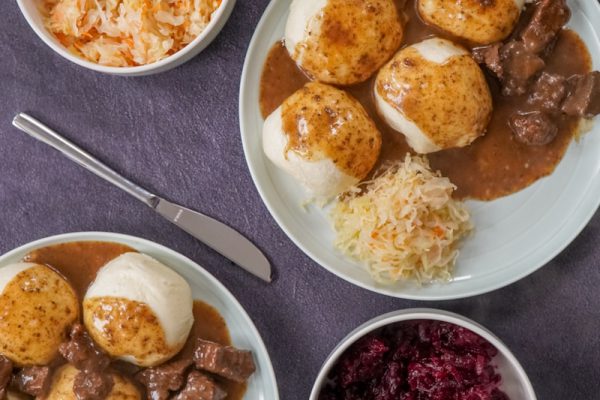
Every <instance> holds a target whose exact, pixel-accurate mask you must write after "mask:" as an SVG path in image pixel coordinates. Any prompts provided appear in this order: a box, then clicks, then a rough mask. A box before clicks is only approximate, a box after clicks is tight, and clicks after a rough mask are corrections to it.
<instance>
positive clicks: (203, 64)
mask: <svg viewBox="0 0 600 400" xmlns="http://www.w3.org/2000/svg"><path fill="white" fill-rule="evenodd" d="M267 3H268V1H267V0H238V4H237V6H236V8H235V10H234V12H233V15H232V17H231V19H230V20H229V23H228V24H227V26H226V27H225V29H224V30H223V32H222V34H221V35H220V36H219V37H218V38H217V39H216V40H215V42H214V43H213V44H212V45H211V46H210V47H209V48H207V49H206V50H205V51H204V52H203V53H201V54H200V55H199V56H198V57H196V58H195V59H194V60H192V61H191V62H189V63H187V64H185V65H184V66H182V67H179V68H177V69H175V70H173V71H170V72H167V73H163V74H160V75H156V76H151V77H143V78H121V77H111V76H105V75H101V74H98V73H94V72H91V71H88V70H85V69H83V68H80V67H77V66H75V65H73V64H71V63H69V62H68V61H66V60H64V59H62V58H61V57H60V56H58V55H57V54H55V53H53V52H52V50H50V49H49V48H48V47H46V45H45V44H43V43H42V41H41V40H40V39H38V38H37V36H36V35H35V34H34V33H33V31H32V30H31V29H30V28H29V26H28V25H27V23H26V22H25V19H24V18H23V17H22V16H21V14H20V12H19V10H18V7H17V4H16V2H15V1H13V0H4V1H2V2H0V253H4V252H6V251H8V250H11V249H12V248H14V247H17V246H19V245H22V244H25V243H27V242H29V241H32V240H35V239H39V238H42V237H45V236H49V235H54V234H59V233H66V232H75V231H87V230H96V231H113V232H119V233H126V234H131V235H136V236H140V237H143V238H147V239H150V240H154V241H156V242H158V243H161V244H164V245H166V246H169V247H171V248H173V249H174V250H176V251H178V252H181V253H182V254H184V255H186V256H188V257H190V258H191V259H193V260H195V261H196V262H198V263H199V264H201V265H203V266H204V267H205V268H206V269H208V270H209V271H210V272H212V273H213V274H214V275H215V276H216V277H217V278H218V279H220V280H221V281H222V282H223V283H224V284H225V285H226V286H227V287H228V288H229V289H230V290H231V291H232V292H233V293H234V295H235V296H236V297H237V298H238V299H239V301H240V302H241V303H242V305H243V306H244V307H245V308H246V310H247V311H248V312H249V314H250V315H251V316H252V318H253V320H254V322H255V323H256V325H257V327H258V329H259V331H260V332H261V333H262V335H263V338H264V340H265V343H266V345H267V347H268V349H269V352H270V354H271V357H272V360H273V365H274V367H275V371H276V374H277V378H278V381H279V388H280V393H281V398H282V399H284V400H305V399H307V398H308V395H309V393H310V390H311V387H312V383H313V380H314V378H315V376H316V374H317V372H318V370H319V368H320V366H321V363H322V362H323V361H324V360H325V358H326V357H327V355H328V354H329V352H330V351H331V350H332V349H333V348H334V346H335V345H336V344H337V343H338V341H339V340H341V339H342V338H343V337H344V336H345V335H346V334H347V333H348V332H350V331H351V330H353V329H354V328H355V327H356V326H358V325H359V324H361V323H363V322H364V321H366V320H368V319H370V318H373V317H375V316H377V315H380V314H382V313H385V312H389V311H393V310H397V309H404V308H409V307H415V306H417V307H422V306H427V307H437V308H441V309H445V310H450V311H454V312H458V313H461V314H463V315H465V316H467V317H470V318H472V319H474V320H476V321H478V322H479V323H481V324H483V325H484V326H486V327H488V328H489V329H491V330H492V331H493V332H494V333H496V334H497V335H498V336H499V337H500V338H501V339H502V340H503V341H505V342H506V344H507V345H508V346H509V347H510V348H511V349H512V351H513V352H514V354H515V355H516V356H517V358H518V359H519V360H520V361H521V363H522V364H523V366H524V368H525V370H526V371H527V373H528V374H529V377H530V378H531V380H532V382H533V385H534V387H535V390H536V392H537V394H538V398H539V399H541V400H565V399H570V400H576V399H582V400H591V399H598V398H600V394H599V393H600V294H599V290H598V288H599V287H600V270H599V268H598V265H599V262H600V215H596V216H595V217H594V219H593V220H592V221H591V223H590V224H589V225H588V226H587V228H585V230H584V231H583V232H582V234H581V235H580V236H579V237H578V238H577V240H575V242H574V243H573V244H571V245H570V246H569V247H568V248H567V249H566V250H565V251H564V252H563V253H562V254H561V255H560V256H558V257H557V258H556V259H555V260H554V261H552V262H551V263H550V264H549V265H547V266H545V267H544V268H543V269H542V270H540V271H538V272H537V273H535V274H533V275H532V276H530V277H528V278H526V279H524V280H522V281H520V282H518V283H516V284H513V285H512V286H510V287H508V288H505V289H502V290H498V291H496V292H493V293H490V294H487V295H484V296H479V297H476V298H471V299H465V300H460V301H450V302H437V303H419V302H411V301H403V300H397V299H391V298H387V297H383V296H380V295H377V294H373V293H370V292H367V291H365V290H362V289H359V288H357V287H354V286H352V285H350V284H348V283H346V282H344V281H342V280H340V279H338V278H336V277H335V276H334V275H332V274H330V273H329V272H327V271H326V270H324V269H323V268H320V267H319V266H318V265H316V264H315V263H314V262H312V261H311V260H310V259H309V258H308V257H306V256H305V255H304V254H303V253H302V252H301V251H300V250H298V249H297V248H296V247H295V246H294V245H293V244H292V242H291V241H290V240H288V239H287V237H286V236H285V235H284V233H283V232H282V231H281V230H280V229H279V228H278V226H277V225H276V223H275V221H274V220H273V219H272V218H271V216H270V215H269V213H268V212H267V210H266V208H265V207H264V205H263V204H262V202H261V200H260V198H259V195H258V193H257V191H256V189H255V188H254V185H253V183H252V180H251V178H250V175H249V172H248V170H247V167H246V162H245V160H244V155H243V151H242V146H241V141H240V134H239V127H238V90H239V78H240V74H241V70H242V63H243V60H244V56H245V53H246V49H247V47H248V44H249V41H250V38H251V36H252V33H253V31H254V28H255V26H256V24H257V23H258V20H259V18H260V16H261V14H262V12H263V10H264V8H265V7H266V5H267ZM18 111H28V112H30V113H31V114H32V115H34V116H36V117H38V118H40V119H41V120H43V121H45V122H47V123H48V124H49V125H50V126H52V127H54V128H56V129H57V130H59V131H60V132H63V133H64V134H65V135H66V136H67V137H69V138H71V139H72V140H73V141H75V142H76V143H78V144H80V145H81V146H83V147H84V148H85V149H87V150H89V151H90V152H91V153H93V154H95V155H97V156H98V157H99V158H100V159H102V160H105V161H106V162H107V163H108V164H109V165H111V166H113V167H114V168H115V169H117V170H118V171H121V172H124V173H125V175H126V176H128V177H129V178H131V179H132V180H134V181H136V182H138V183H140V184H142V185H145V186H146V187H148V188H149V189H151V190H154V191H156V192H157V193H158V194H162V195H164V196H165V197H167V198H169V199H171V200H174V201H176V202H179V203H181V204H183V205H186V206H188V207H191V208H195V209H197V210H199V211H203V212H205V213H207V214H210V215H212V216H214V217H216V218H218V219H220V220H222V221H224V222H227V223H228V224H230V225H231V226H233V227H235V228H236V229H238V230H239V231H240V232H242V233H244V234H246V235H247V236H248V237H250V238H251V239H252V240H253V241H254V242H255V243H257V244H258V245H259V246H260V247H261V248H262V249H263V250H264V251H265V252H266V254H267V255H268V257H269V258H270V260H271V261H272V264H273V265H274V268H275V270H276V273H277V275H278V279H277V280H276V281H275V282H274V283H273V284H271V285H266V284H263V283H262V282H260V281H259V280H257V279H254V278H252V277H250V276H249V275H247V274H246V273H244V272H242V271H241V270H240V269H238V268H236V267H233V266H231V265H230V263H228V262H227V261H226V260H224V259H223V258H222V257H220V256H219V255H217V254H216V253H214V252H212V251H211V250H209V249H207V248H206V247H205V246H203V245H201V244H200V243H198V242H197V241H195V240H194V239H193V238H191V237H190V236H188V235H187V234H185V233H184V232H182V231H180V230H178V229H177V228H176V227H174V226H172V225H170V224H169V223H167V222H166V221H164V220H163V219H162V218H161V217H159V216H158V215H155V214H154V213H153V212H152V211H151V210H149V209H147V208H145V207H144V206H143V205H142V204H141V203H138V202H137V201H136V200H134V199H132V198H130V197H128V196H127V195H126V194H124V193H122V192H121V191H119V190H118V189H116V188H114V187H111V186H110V185H108V184H107V183H105V182H103V181H102V180H100V179H98V178H96V177H95V176H93V175H91V174H90V173H88V172H86V171H84V170H83V169H81V168H79V167H77V166H76V165H74V164H73V163H72V162H70V161H68V160H67V159H66V158H64V157H61V156H59V155H58V154H57V153H56V152H53V151H51V150H50V149H49V148H47V147H46V146H45V145H42V144H40V143H37V142H35V141H34V140H33V139H31V138H29V137H27V136H25V135H24V134H22V133H20V132H19V131H17V130H16V129H14V128H12V127H11V120H12V117H13V116H14V115H15V114H16V113H17V112H18ZM515 400H519V399H515Z"/></svg>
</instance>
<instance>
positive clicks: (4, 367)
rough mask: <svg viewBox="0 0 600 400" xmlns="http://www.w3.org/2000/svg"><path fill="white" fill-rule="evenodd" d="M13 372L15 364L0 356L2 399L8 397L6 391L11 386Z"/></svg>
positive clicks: (0, 392)
mask: <svg viewBox="0 0 600 400" xmlns="http://www.w3.org/2000/svg"><path fill="white" fill-rule="evenodd" d="M12 372H13V363H12V362H11V361H10V360H9V359H8V358H6V357H4V356H0V399H4V398H5V397H6V389H7V388H8V385H9V384H10V381H11V378H12Z"/></svg>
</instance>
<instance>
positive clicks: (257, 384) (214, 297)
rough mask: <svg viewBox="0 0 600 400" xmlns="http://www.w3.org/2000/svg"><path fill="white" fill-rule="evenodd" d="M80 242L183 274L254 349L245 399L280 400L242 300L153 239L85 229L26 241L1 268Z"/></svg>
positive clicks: (234, 336)
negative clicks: (117, 246)
mask: <svg viewBox="0 0 600 400" xmlns="http://www.w3.org/2000/svg"><path fill="white" fill-rule="evenodd" d="M77 241H105V242H118V243H121V244H124V245H127V246H129V247H132V248H134V249H136V250H138V251H139V252H142V253H145V254H148V255H150V256H152V257H154V258H155V259H157V260H159V261H160V262H162V263H164V264H165V265H167V266H169V267H171V268H172V269H173V270H175V271H176V272H177V273H178V274H180V275H181V276H183V277H184V278H185V279H186V280H187V281H188V283H189V284H190V286H191V287H192V294H193V295H194V299H197V300H202V301H204V302H206V303H208V304H210V305H212V306H213V307H215V308H216V309H217V310H219V312H220V313H221V315H222V316H223V318H224V319H225V321H226V322H227V326H228V327H229V331H230V333H231V340H232V341H233V344H234V345H235V346H236V347H240V348H243V349H249V350H252V352H253V353H254V359H255V361H256V372H255V373H254V375H252V377H251V378H250V380H249V382H248V390H247V392H246V395H245V396H244V398H246V399H249V400H278V399H279V393H278V391H277V382H276V380H275V373H274V372H273V366H272V365H271V360H270V359H269V354H268V353H267V349H266V348H265V345H264V343H263V341H262V339H261V337H260V334H259V333H258V331H257V330H256V327H255V326H254V324H253V323H252V320H251V319H250V317H249V316H248V314H246V311H244V309H243V308H242V306H241V305H240V303H238V301H237V300H236V299H235V297H233V295H232V294H231V293H230V292H229V291H228V290H227V289H226V288H225V286H223V285H222V284H221V283H220V282H219V281H218V280H217V279H216V278H215V277H213V276H212V275H211V274H209V273H208V272H207V271H206V270H205V269H204V268H202V267H200V266H199V265H198V264H196V263H195V262H193V261H192V260H190V259H189V258H187V257H184V256H182V255H181V254H179V253H177V252H175V251H173V250H171V249H168V248H167V247H164V246H161V245H159V244H156V243H154V242H151V241H148V240H145V239H140V238H136V237H133V236H127V235H119V234H116V233H102V232H85V233H68V234H65V235H58V236H51V237H48V238H45V239H41V240H37V241H35V242H32V243H29V244H26V245H24V246H21V247H19V248H18V249H15V250H13V251H10V252H8V253H6V254H4V255H3V256H0V268H2V267H4V266H6V265H8V264H10V263H13V262H16V261H19V260H20V259H22V258H23V257H24V256H25V255H26V254H27V253H29V252H31V251H32V250H34V249H37V248H40V247H44V246H50V245H53V244H58V243H65V242H77Z"/></svg>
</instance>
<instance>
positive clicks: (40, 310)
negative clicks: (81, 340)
mask: <svg viewBox="0 0 600 400" xmlns="http://www.w3.org/2000/svg"><path fill="white" fill-rule="evenodd" d="M0 292H1V294H0V353H1V354H3V355H5V356H6V357H8V358H9V359H10V360H11V361H12V362H14V363H15V364H16V365H18V366H24V365H44V364H48V363H50V361H52V360H53V359H54V358H55V357H56V355H57V353H58V346H59V345H60V343H61V342H63V341H64V340H65V339H66V336H67V330H68V328H69V326H71V325H72V324H73V323H74V322H75V321H77V319H78V317H79V302H78V300H77V295H76V293H75V291H74V290H73V288H72V287H71V285H70V284H69V283H68V282H67V281H66V280H65V279H64V278H63V277H62V276H61V275H59V274H58V273H57V272H56V271H54V270H53V269H51V268H49V267H47V266H45V265H39V264H33V263H24V262H22V263H16V264H11V265H8V266H6V267H3V268H0Z"/></svg>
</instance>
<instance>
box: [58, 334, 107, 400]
mask: <svg viewBox="0 0 600 400" xmlns="http://www.w3.org/2000/svg"><path fill="white" fill-rule="evenodd" d="M58 351H59V352H60V354H61V355H62V356H63V357H64V358H65V359H66V360H67V361H68V362H70V363H71V364H73V365H74V366H75V367H76V368H77V369H78V370H79V373H78V374H77V376H76V377H75V383H74V385H73V391H74V392H75V395H76V397H77V399H78V400H103V399H105V398H106V396H108V394H109V393H110V391H111V390H112V388H113V386H114V380H113V377H112V376H111V375H110V374H109V373H107V371H106V370H107V368H108V366H109V365H110V358H109V357H108V356H107V355H106V353H104V352H103V351H102V350H101V349H100V348H99V347H98V346H97V345H96V344H95V343H94V341H93V340H92V338H90V336H89V334H88V333H87V331H86V330H85V328H84V327H83V325H81V324H75V325H73V328H72V329H71V333H70V340H69V341H68V342H65V343H62V344H61V345H60V346H59V348H58Z"/></svg>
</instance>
